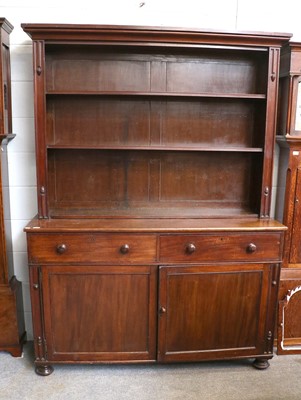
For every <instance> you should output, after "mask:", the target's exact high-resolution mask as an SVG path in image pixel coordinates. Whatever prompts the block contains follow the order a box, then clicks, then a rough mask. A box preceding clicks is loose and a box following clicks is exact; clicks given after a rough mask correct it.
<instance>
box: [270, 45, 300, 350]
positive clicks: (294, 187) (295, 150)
mask: <svg viewBox="0 0 301 400" xmlns="http://www.w3.org/2000/svg"><path fill="white" fill-rule="evenodd" d="M280 70H281V79H280V97H279V116H278V134H279V136H277V141H278V144H279V146H280V161H279V179H278V186H279V187H280V189H279V191H278V199H277V207H276V208H277V217H278V219H279V220H280V221H283V223H284V224H285V225H286V226H287V227H288V230H287V232H286V234H285V242H284V261H283V267H284V268H283V269H282V272H281V277H280V289H279V311H278V335H277V347H278V354H295V353H301V322H300V306H301V298H300V293H299V290H298V288H299V287H300V285H301V251H300V240H301V225H300V216H301V214H300V203H299V201H301V196H300V195H301V193H300V191H301V127H299V126H298V123H296V122H297V120H296V116H297V115H298V113H299V114H300V109H298V107H299V108H300V103H299V104H298V86H299V85H300V84H299V82H300V81H301V43H296V42H292V43H290V44H289V45H287V46H286V47H285V48H284V49H283V52H282V55H281V66H280ZM299 87H300V86H299ZM299 102H300V95H299Z"/></svg>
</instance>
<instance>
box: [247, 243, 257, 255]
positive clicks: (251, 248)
mask: <svg viewBox="0 0 301 400" xmlns="http://www.w3.org/2000/svg"><path fill="white" fill-rule="evenodd" d="M256 250H257V247H256V244H254V243H250V244H248V246H247V253H254V252H255V251H256Z"/></svg>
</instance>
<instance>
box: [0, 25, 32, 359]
mask: <svg viewBox="0 0 301 400" xmlns="http://www.w3.org/2000/svg"><path fill="white" fill-rule="evenodd" d="M12 29H13V26H12V25H11V24H10V23H9V22H8V21H7V20H6V19H5V18H0V46H1V48H0V143H1V148H0V151H1V152H0V351H8V352H10V353H11V354H12V355H13V356H16V357H17V356H20V355H21V354H22V346H23V343H24V341H25V339H26V332H25V324H24V314H23V299H22V285H21V282H19V281H18V280H17V279H16V277H15V275H14V271H13V265H12V262H9V260H12V239H11V226H10V205H9V184H8V170H7V169H8V163H7V144H8V142H9V141H10V140H11V139H13V138H14V136H15V135H13V134H12V133H11V132H12V114H11V77H10V49H9V34H10V33H11V31H12Z"/></svg>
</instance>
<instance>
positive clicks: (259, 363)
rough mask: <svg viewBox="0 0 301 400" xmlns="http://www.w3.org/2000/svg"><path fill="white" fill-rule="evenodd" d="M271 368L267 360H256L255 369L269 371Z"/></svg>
mask: <svg viewBox="0 0 301 400" xmlns="http://www.w3.org/2000/svg"><path fill="white" fill-rule="evenodd" d="M269 366H270V363H269V362H268V360H266V359H265V358H256V359H255V361H254V362H253V367H254V368H256V369H267V368H269Z"/></svg>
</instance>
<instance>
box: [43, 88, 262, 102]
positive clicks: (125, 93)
mask: <svg viewBox="0 0 301 400" xmlns="http://www.w3.org/2000/svg"><path fill="white" fill-rule="evenodd" d="M46 94H47V95H62V96H68V95H69V96H70V95H71V96H84V95H87V96H112V97H116V96H145V97H172V98H176V97H181V98H185V97H187V98H217V99H219V98H221V99H223V98H224V99H251V100H252V99H254V100H263V99H266V95H265V94H257V93H251V94H249V93H182V92H138V91H137V92H134V91H131V92H130V91H115V92H113V91H101V90H99V91H90V90H87V91H56V90H48V91H47V92H46Z"/></svg>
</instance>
